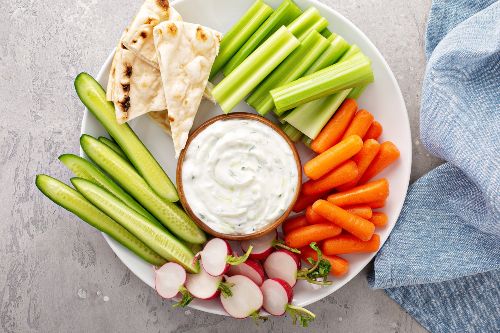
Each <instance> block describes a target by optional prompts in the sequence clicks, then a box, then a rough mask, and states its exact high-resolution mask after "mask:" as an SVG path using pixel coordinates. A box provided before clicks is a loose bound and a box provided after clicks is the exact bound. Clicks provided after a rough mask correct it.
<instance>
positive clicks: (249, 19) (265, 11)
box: [210, 0, 273, 78]
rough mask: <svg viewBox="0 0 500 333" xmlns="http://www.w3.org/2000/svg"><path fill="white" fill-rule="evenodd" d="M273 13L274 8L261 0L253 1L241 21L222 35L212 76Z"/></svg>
mask: <svg viewBox="0 0 500 333" xmlns="http://www.w3.org/2000/svg"><path fill="white" fill-rule="evenodd" d="M272 13H273V9H272V8H271V7H269V6H268V5H266V4H265V3H264V2H262V1H261V0H257V1H255V2H254V3H253V5H252V6H251V7H250V8H249V9H248V10H247V11H246V13H245V14H244V15H243V16H242V17H241V18H240V19H239V21H238V22H237V23H236V24H235V25H233V27H232V28H231V29H230V30H229V31H228V32H227V33H226V34H225V35H224V37H222V40H221V42H220V47H219V54H218V55H217V57H216V58H215V61H214V64H213V65H212V70H211V72H210V78H212V77H213V76H214V75H215V74H217V73H218V72H219V71H220V70H221V69H222V67H223V66H224V65H225V64H226V63H227V62H228V61H229V60H230V59H231V57H232V56H233V55H235V53H236V52H238V50H239V49H240V48H241V47H242V46H243V44H245V42H246V41H247V40H248V39H249V38H250V37H251V36H252V34H253V33H254V32H255V31H257V29H258V28H259V27H260V26H261V25H262V23H264V21H265V20H266V19H267V18H268V17H269V16H270V15H271V14H272Z"/></svg>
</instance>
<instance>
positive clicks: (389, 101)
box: [81, 0, 411, 315]
mask: <svg viewBox="0 0 500 333" xmlns="http://www.w3.org/2000/svg"><path fill="white" fill-rule="evenodd" d="M253 1H254V0H238V1H234V0H179V1H176V2H174V3H173V6H174V7H175V9H176V10H177V11H178V12H179V13H180V14H181V15H182V17H183V19H184V20H185V21H187V22H193V23H199V24H201V25H204V26H207V27H211V28H213V29H216V30H218V31H221V32H226V31H227V30H228V29H229V28H230V27H231V26H232V25H233V24H234V23H235V22H236V20H237V19H238V18H239V17H241V16H242V14H243V13H244V12H245V11H246V9H247V8H249V7H250V5H251V4H252V3H253ZM280 2H281V1H280V0H266V3H268V4H269V5H271V6H273V7H274V8H276V7H277V6H278V5H279V4H280ZM295 2H296V3H297V5H299V6H300V7H301V8H302V9H305V8H308V7H310V6H314V7H316V8H317V9H318V10H319V11H320V12H321V14H322V15H323V16H324V17H325V18H326V19H327V20H328V21H329V22H330V27H331V28H332V31H333V32H335V33H337V34H339V35H341V36H342V37H344V38H345V39H346V40H347V41H348V42H349V43H351V44H357V45H358V46H359V47H360V48H361V50H362V51H363V52H364V53H365V54H366V55H367V56H368V57H369V58H370V59H371V60H372V66H373V71H374V73H375V83H373V84H371V85H370V86H369V87H368V88H367V89H366V91H365V92H364V93H363V95H362V96H361V98H360V99H359V100H358V104H359V107H360V108H364V109H367V110H369V111H370V112H371V113H373V115H374V116H375V118H376V119H377V120H378V121H379V122H380V123H382V125H383V127H384V132H383V135H382V138H381V139H382V140H390V141H392V142H394V143H395V144H396V145H397V146H398V147H399V149H400V151H401V158H400V159H399V160H398V161H397V162H396V163H394V165H392V166H390V167H389V168H388V169H387V170H385V171H384V173H383V174H381V177H382V176H383V177H387V178H388V180H389V182H390V192H391V194H390V196H389V198H388V200H387V204H386V206H385V208H384V212H385V213H386V214H387V215H388V217H389V224H388V225H387V226H386V227H385V228H382V229H380V230H377V232H378V233H379V234H380V238H381V241H382V242H384V241H385V240H386V239H387V237H388V236H389V233H390V232H391V230H392V228H393V227H394V224H395V223H396V219H397V218H398V216H399V213H400V211H401V207H402V205H403V202H404V199H405V195H406V190H407V188H408V182H409V179H410V169H411V134H410V125H409V120H408V115H407V112H406V107H405V104H404V101H403V97H402V95H401V91H400V89H399V86H398V84H397V82H396V79H395V78H394V75H393V74H392V72H391V69H390V68H389V66H388V65H387V63H386V61H385V60H384V58H383V57H382V55H381V54H380V52H379V51H378V50H377V48H376V47H375V46H374V45H373V44H372V43H371V42H370V40H369V39H368V38H367V37H366V36H365V35H364V34H363V33H362V32H361V31H360V30H359V29H358V28H357V27H356V26H355V25H354V24H353V23H351V22H350V21H349V20H347V19H346V18H345V17H344V16H342V15H341V14H340V13H338V12H336V11H334V10H333V9H331V8H329V7H327V6H325V5H323V4H321V3H319V2H317V1H315V0H295ZM111 60H112V54H111V55H110V56H109V57H108V59H107V60H106V62H105V63H104V65H103V66H102V68H101V70H100V72H99V74H98V76H97V80H98V81H99V82H100V83H101V84H102V85H103V87H106V84H107V80H108V73H109V70H110V67H111ZM234 111H242V112H253V110H252V109H251V108H250V107H249V106H248V105H246V104H245V103H240V104H239V105H238V106H237V107H236V108H235V109H234ZM221 113H222V112H221V110H220V108H219V107H218V106H215V105H213V104H212V103H210V102H208V101H205V100H204V101H203V102H202V103H201V106H200V109H199V111H198V114H197V116H196V119H195V123H194V126H193V129H194V128H197V127H198V126H199V125H200V124H202V123H203V122H204V121H206V120H208V119H210V118H212V117H214V116H216V115H219V114H221ZM130 125H131V126H132V128H133V129H134V130H135V132H136V133H137V135H138V136H139V137H140V138H141V140H142V142H144V144H145V145H146V146H147V147H148V149H149V150H150V151H151V153H152V154H153V155H154V156H155V157H156V159H157V160H158V162H159V163H160V164H161V165H162V166H163V168H164V169H165V171H166V172H167V173H168V175H169V177H170V179H172V180H174V181H175V169H176V164H177V160H176V159H175V154H174V148H173V144H172V139H171V138H170V137H169V136H167V135H166V134H165V133H164V132H163V131H162V129H160V127H159V126H157V125H156V124H155V123H154V122H153V121H152V120H151V119H150V118H149V117H148V116H143V117H140V118H138V119H136V120H134V121H132V122H131V124H130ZM82 133H87V134H90V135H93V136H100V135H107V133H106V132H105V130H104V128H103V127H102V126H101V125H100V124H99V123H98V122H97V120H96V119H95V118H94V117H93V116H92V115H91V114H89V112H88V111H87V110H86V111H85V115H84V117H83V122H82ZM298 150H299V153H300V155H301V159H302V162H303V163H305V162H306V161H308V160H309V159H310V158H311V157H312V156H313V155H312V153H311V151H310V150H308V149H307V148H306V147H304V146H303V145H302V144H298ZM81 154H82V156H83V153H81ZM104 237H105V238H106V241H107V242H108V244H109V245H110V246H111V248H112V249H113V251H114V252H115V253H116V255H117V256H118V257H119V258H120V259H121V261H122V262H123V263H124V264H125V265H126V266H127V267H128V268H129V269H130V270H131V271H132V272H133V273H134V274H135V275H137V276H138V277H139V278H140V279H141V280H142V281H144V282H145V283H147V284H148V285H150V286H151V287H154V282H153V267H152V266H151V265H149V264H147V263H146V262H144V261H142V260H141V259H139V258H138V257H137V256H135V255H134V254H132V253H131V252H130V251H128V250H127V249H126V248H124V247H123V246H121V245H120V244H118V243H117V242H115V241H114V240H113V239H111V238H109V237H108V236H106V235H104ZM373 256H374V254H356V255H346V256H344V257H345V258H346V259H347V260H349V263H350V269H349V273H348V274H347V275H346V276H344V277H343V278H341V279H337V278H336V279H334V283H333V285H331V286H328V287H321V288H318V287H316V286H313V285H310V284H308V283H302V282H304V281H300V283H298V284H297V285H296V287H295V288H294V291H295V295H294V299H293V303H294V304H296V305H299V306H306V305H308V304H311V303H313V302H316V301H318V300H320V299H322V298H323V297H326V296H328V295H330V294H331V293H333V292H334V291H336V290H337V289H339V288H340V287H342V286H343V285H345V284H346V283H347V282H349V281H350V280H351V279H352V278H353V277H354V276H356V274H358V273H359V272H360V271H361V270H362V269H363V267H365V266H366V265H367V264H368V263H369V262H370V260H371V259H372V258H373ZM190 306H191V307H193V308H195V309H199V310H202V311H206V312H210V313H216V314H221V315H226V312H225V311H224V310H223V309H222V306H221V305H220V302H219V301H218V300H215V301H199V300H195V301H193V302H192V303H191V305H190Z"/></svg>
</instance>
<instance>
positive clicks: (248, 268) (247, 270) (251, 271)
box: [228, 259, 265, 286]
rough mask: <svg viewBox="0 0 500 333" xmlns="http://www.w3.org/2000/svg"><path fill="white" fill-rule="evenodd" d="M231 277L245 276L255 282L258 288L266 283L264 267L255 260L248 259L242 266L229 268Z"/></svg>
mask: <svg viewBox="0 0 500 333" xmlns="http://www.w3.org/2000/svg"><path fill="white" fill-rule="evenodd" d="M228 274H229V275H230V276H232V275H244V276H246V277H247V278H249V279H250V280H252V281H253V282H255V283H256V284H257V285H258V286H260V285H262V282H264V278H265V276H264V268H262V265H261V264H260V263H259V262H258V261H256V260H253V259H248V260H247V261H245V262H244V263H242V264H239V265H238V266H231V268H229V273H228Z"/></svg>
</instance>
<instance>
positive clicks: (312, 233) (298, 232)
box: [285, 223, 342, 248]
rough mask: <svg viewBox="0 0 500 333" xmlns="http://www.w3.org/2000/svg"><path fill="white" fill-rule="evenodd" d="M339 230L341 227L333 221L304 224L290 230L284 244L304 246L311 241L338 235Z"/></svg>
mask: <svg viewBox="0 0 500 333" xmlns="http://www.w3.org/2000/svg"><path fill="white" fill-rule="evenodd" d="M341 232H342V229H341V228H340V227H338V226H336V225H335V224H333V223H329V224H313V225H306V226H305V227H300V228H297V229H295V230H292V231H290V233H288V234H287V235H286V236H285V244H286V245H287V246H289V247H294V248H299V247H304V246H307V245H309V244H310V243H311V242H319V241H321V240H323V239H327V238H331V237H334V236H337V235H340V233H341Z"/></svg>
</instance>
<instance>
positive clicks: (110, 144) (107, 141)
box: [97, 136, 127, 159]
mask: <svg viewBox="0 0 500 333" xmlns="http://www.w3.org/2000/svg"><path fill="white" fill-rule="evenodd" d="M97 140H99V141H101V142H102V143H104V144H105V145H106V146H108V147H109V148H111V149H113V150H114V151H115V152H116V153H117V154H118V155H120V156H121V157H123V158H124V159H127V155H125V153H124V152H123V150H122V149H121V148H120V146H118V145H117V144H116V142H114V141H113V140H110V139H108V138H107V137H105V136H100V137H99V138H98V139H97Z"/></svg>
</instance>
